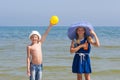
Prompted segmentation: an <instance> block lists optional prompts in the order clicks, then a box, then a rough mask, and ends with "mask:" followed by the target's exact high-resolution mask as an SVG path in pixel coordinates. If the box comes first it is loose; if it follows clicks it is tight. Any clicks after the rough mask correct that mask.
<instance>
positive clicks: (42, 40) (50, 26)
mask: <svg viewBox="0 0 120 80" xmlns="http://www.w3.org/2000/svg"><path fill="white" fill-rule="evenodd" d="M52 26H53V25H52V24H49V26H48V28H47V30H46V31H45V33H44V34H43V35H42V38H41V40H40V41H41V43H43V42H44V41H45V39H46V37H47V35H48V33H49V31H50V30H51V28H52Z"/></svg>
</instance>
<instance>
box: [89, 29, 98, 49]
mask: <svg viewBox="0 0 120 80" xmlns="http://www.w3.org/2000/svg"><path fill="white" fill-rule="evenodd" d="M91 34H92V35H93V36H94V40H93V38H92V37H88V41H89V42H90V43H91V44H92V45H93V46H96V47H99V46H100V42H99V39H98V37H97V35H96V33H95V32H94V31H93V30H91Z"/></svg>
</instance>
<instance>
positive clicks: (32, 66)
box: [30, 63, 36, 80]
mask: <svg viewBox="0 0 120 80" xmlns="http://www.w3.org/2000/svg"><path fill="white" fill-rule="evenodd" d="M35 75H36V71H35V66H34V65H33V64H32V63H31V64H30V80H35Z"/></svg>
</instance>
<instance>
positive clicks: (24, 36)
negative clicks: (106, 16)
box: [0, 26, 120, 80]
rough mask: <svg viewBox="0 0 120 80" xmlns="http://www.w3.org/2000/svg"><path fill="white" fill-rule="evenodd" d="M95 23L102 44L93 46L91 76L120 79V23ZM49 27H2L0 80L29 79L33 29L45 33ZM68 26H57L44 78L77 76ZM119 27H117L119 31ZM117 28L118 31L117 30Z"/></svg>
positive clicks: (72, 78) (46, 46)
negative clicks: (119, 25) (27, 57)
mask: <svg viewBox="0 0 120 80" xmlns="http://www.w3.org/2000/svg"><path fill="white" fill-rule="evenodd" d="M105 28H106V27H104V29H103V27H95V31H96V33H97V34H98V37H99V39H100V43H101V47H99V48H95V47H92V51H91V54H90V56H91V63H92V72H93V73H92V74H91V80H119V78H120V77H119V74H120V58H119V56H120V51H119V50H120V44H119V41H120V35H119V32H120V27H114V28H113V27H107V28H106V29H105ZM45 29H46V27H20V26H19V27H15V26H14V27H0V34H1V35H0V40H1V41H0V54H1V56H0V80H28V77H27V75H26V46H27V45H28V44H30V40H29V39H28V35H29V33H30V32H31V31H32V30H39V31H40V33H41V34H43V32H44V31H45ZM67 29H68V27H62V26H61V27H60V26H59V27H53V29H52V30H51V32H50V33H49V35H48V37H47V39H46V41H45V43H44V44H43V46H42V49H43V65H44V69H43V80H56V79H57V80H76V74H73V73H72V72H71V65H72V60H73V56H74V54H70V53H69V46H70V40H69V39H68V38H67V34H66V33H67ZM115 30H116V31H115ZM113 31H115V32H113Z"/></svg>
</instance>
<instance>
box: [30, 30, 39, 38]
mask: <svg viewBox="0 0 120 80" xmlns="http://www.w3.org/2000/svg"><path fill="white" fill-rule="evenodd" d="M34 34H36V35H37V36H38V37H39V39H41V35H40V33H39V32H38V31H32V32H31V33H30V35H29V39H30V38H31V36H32V35H34Z"/></svg>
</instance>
